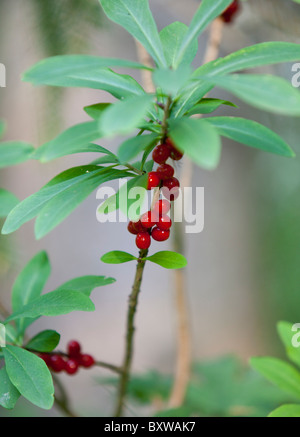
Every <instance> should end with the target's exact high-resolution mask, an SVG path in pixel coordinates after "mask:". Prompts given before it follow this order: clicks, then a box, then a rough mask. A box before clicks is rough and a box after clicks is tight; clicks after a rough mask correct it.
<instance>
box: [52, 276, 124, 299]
mask: <svg viewBox="0 0 300 437" xmlns="http://www.w3.org/2000/svg"><path fill="white" fill-rule="evenodd" d="M114 282H116V280H115V279H114V278H107V277H105V276H82V277H80V278H75V279H71V280H70V281H68V282H65V283H64V284H63V285H61V286H60V287H59V288H58V290H60V289H62V290H73V291H78V292H80V293H83V294H85V295H86V296H88V297H89V296H90V294H91V292H92V291H93V290H94V289H95V288H98V287H103V286H105V285H110V284H113V283H114Z"/></svg>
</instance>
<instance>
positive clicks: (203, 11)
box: [175, 0, 232, 67]
mask: <svg viewBox="0 0 300 437" xmlns="http://www.w3.org/2000/svg"><path fill="white" fill-rule="evenodd" d="M230 3H232V0H214V1H213V2H212V1H211V0H202V2H201V4H200V6H199V8H198V10H197V12H196V14H195V15H194V17H193V19H192V21H191V24H190V26H189V29H188V31H187V33H186V35H185V37H184V38H183V41H182V43H181V45H180V48H179V50H178V52H177V56H176V60H175V67H177V66H178V65H179V64H180V63H181V62H183V60H184V57H185V54H186V52H187V51H189V50H190V46H191V45H192V44H193V43H194V41H195V39H196V38H198V36H199V35H200V33H201V32H203V30H204V29H205V28H206V27H207V26H208V25H209V23H210V22H211V21H213V20H214V19H215V18H217V17H218V16H219V15H221V14H222V12H224V10H225V9H226V8H227V7H228V6H229V5H230Z"/></svg>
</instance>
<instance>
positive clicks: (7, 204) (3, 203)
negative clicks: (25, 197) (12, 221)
mask: <svg viewBox="0 0 300 437" xmlns="http://www.w3.org/2000/svg"><path fill="white" fill-rule="evenodd" d="M18 203H19V199H18V198H17V197H16V196H15V195H14V194H12V193H10V192H9V191H7V190H3V189H2V188H0V217H6V216H7V215H8V214H9V213H10V211H11V210H12V209H13V208H14V207H15V206H17V205H18Z"/></svg>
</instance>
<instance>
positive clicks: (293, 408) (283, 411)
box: [268, 404, 300, 417]
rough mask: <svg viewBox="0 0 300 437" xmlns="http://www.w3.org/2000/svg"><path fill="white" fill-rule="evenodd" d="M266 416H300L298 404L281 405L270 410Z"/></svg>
mask: <svg viewBox="0 0 300 437" xmlns="http://www.w3.org/2000/svg"><path fill="white" fill-rule="evenodd" d="M268 417H300V405H297V404H287V405H282V406H281V407H279V408H276V410H274V411H272V413H270V414H269V416H268Z"/></svg>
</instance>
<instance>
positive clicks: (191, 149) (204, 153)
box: [169, 118, 221, 170]
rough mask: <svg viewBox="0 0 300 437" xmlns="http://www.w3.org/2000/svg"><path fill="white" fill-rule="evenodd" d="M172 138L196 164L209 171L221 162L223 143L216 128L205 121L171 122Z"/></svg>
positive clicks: (186, 120)
mask: <svg viewBox="0 0 300 437" xmlns="http://www.w3.org/2000/svg"><path fill="white" fill-rule="evenodd" d="M169 125H170V133H169V135H170V137H171V138H172V140H173V141H174V143H175V145H176V146H177V147H178V148H179V149H180V150H182V151H183V152H185V153H186V154H187V155H188V156H189V157H190V158H191V159H192V160H193V161H194V162H195V163H196V164H198V165H199V166H200V167H203V168H206V169H208V170H210V169H214V168H215V167H216V166H217V165H218V163H219V160H220V155H221V142H220V137H219V135H218V133H217V130H216V129H215V128H213V129H211V127H212V126H211V125H209V123H207V121H204V120H196V119H189V118H184V119H180V120H179V119H178V120H171V121H170V123H169Z"/></svg>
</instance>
